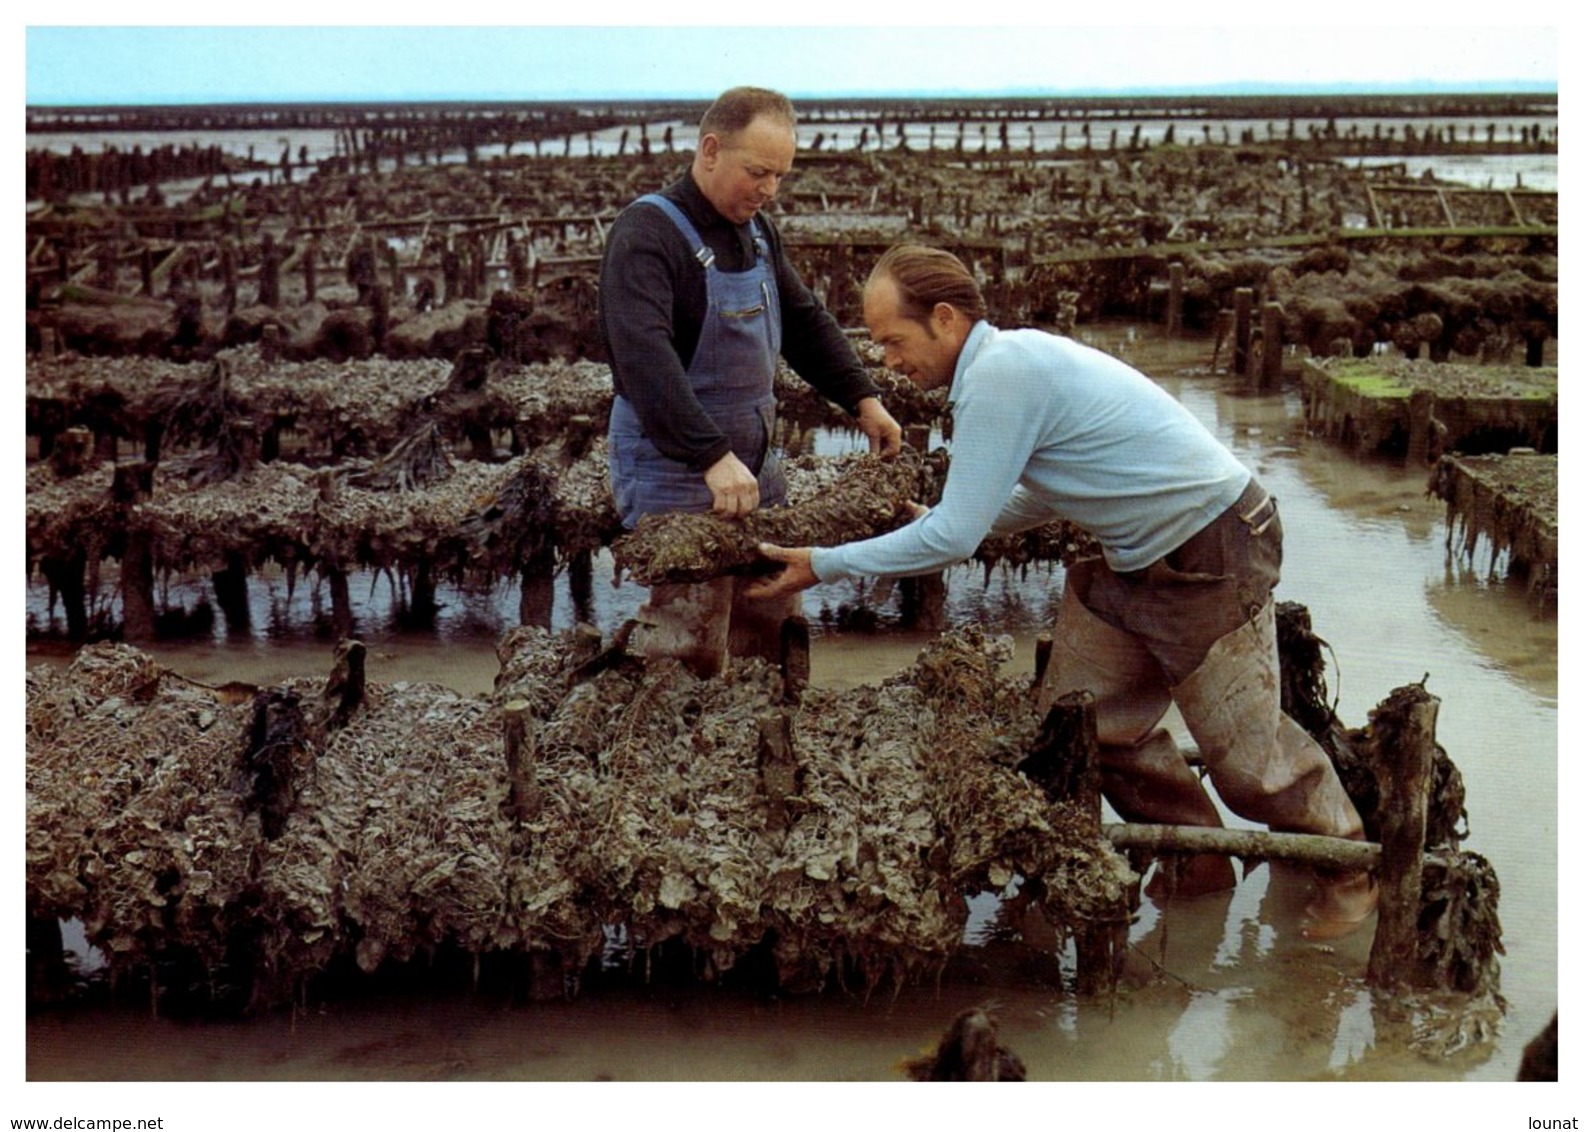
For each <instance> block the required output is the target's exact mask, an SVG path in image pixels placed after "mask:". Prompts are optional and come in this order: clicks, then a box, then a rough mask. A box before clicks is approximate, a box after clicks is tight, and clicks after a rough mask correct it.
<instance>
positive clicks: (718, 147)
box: [696, 134, 723, 168]
mask: <svg viewBox="0 0 1589 1132" xmlns="http://www.w3.org/2000/svg"><path fill="white" fill-rule="evenodd" d="M696 145H697V147H698V148H699V150H700V154H701V160H702V161H704V162H705V163H706V165H707V167H708V168H710V167H711V166H712V165H715V164H716V163H717V156H718V154H720V153H722V151H723V142H722V139H721V138H719V137H718V136H717V135H716V134H705V135H703V136H702V137H701V139H700V141H698V142H697V143H696Z"/></svg>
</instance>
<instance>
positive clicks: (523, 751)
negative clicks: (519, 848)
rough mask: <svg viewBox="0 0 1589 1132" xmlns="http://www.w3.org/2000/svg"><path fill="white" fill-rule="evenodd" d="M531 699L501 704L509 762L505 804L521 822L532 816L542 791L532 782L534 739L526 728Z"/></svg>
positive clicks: (533, 777) (538, 809)
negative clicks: (506, 800)
mask: <svg viewBox="0 0 1589 1132" xmlns="http://www.w3.org/2000/svg"><path fill="white" fill-rule="evenodd" d="M529 714H530V701H528V700H509V701H508V702H507V703H505V704H503V705H502V743H503V749H504V751H505V752H506V754H507V762H508V808H509V809H510V810H512V812H513V818H514V820H515V821H517V822H519V823H520V824H521V825H522V824H524V823H526V822H531V821H534V820H535V815H536V814H537V813H539V812H540V809H541V794H540V791H539V790H538V789H536V786H535V739H534V737H533V736H532V735H531V733H530V730H529V722H528V721H529Z"/></svg>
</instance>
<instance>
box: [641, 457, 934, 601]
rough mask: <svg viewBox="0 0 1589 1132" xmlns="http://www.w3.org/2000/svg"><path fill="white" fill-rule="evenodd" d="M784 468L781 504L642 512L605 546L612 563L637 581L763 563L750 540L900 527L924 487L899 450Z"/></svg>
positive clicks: (827, 538) (837, 536) (700, 577)
mask: <svg viewBox="0 0 1589 1132" xmlns="http://www.w3.org/2000/svg"><path fill="white" fill-rule="evenodd" d="M789 463H790V465H791V466H790V467H789V469H788V480H789V496H790V499H789V502H790V505H789V506H788V507H773V508H764V509H760V510H757V511H753V512H751V513H750V514H749V515H747V516H745V517H744V518H743V519H740V520H730V519H723V518H719V517H718V516H716V515H712V514H709V513H701V514H683V513H674V514H669V515H646V516H644V517H642V518H641V520H640V522H639V523H638V524H637V525H636V526H635V529H634V530H633V532H631V533H630V534H627V535H624V536H623V537H622V538H620V539H618V540H617V541H616V542H614V543H613V547H612V553H613V561H614V563H615V564H616V565H617V566H618V567H619V568H620V569H622V570H625V571H627V572H628V574H629V575H630V576H631V577H632V578H634V580H635V581H637V582H639V583H641V584H642V585H647V586H652V585H656V584H658V583H659V582H700V581H705V580H707V579H708V578H716V577H719V576H721V575H723V574H730V573H734V572H737V571H741V570H743V569H744V568H745V567H747V566H750V565H752V564H754V563H757V562H760V561H763V560H762V558H761V556H760V554H759V553H757V550H756V544H757V543H758V542H771V543H776V544H778V545H781V546H834V545H837V544H838V543H842V542H851V541H853V540H855V539H863V538H870V537H871V536H873V535H878V534H883V533H885V532H887V531H891V530H894V529H895V528H896V527H901V526H904V525H905V524H906V523H908V522H909V521H910V519H911V511H910V508H909V507H908V506H907V504H909V503H910V502H913V501H918V500H920V499H921V498H922V495H923V492H924V490H925V489H926V488H927V486H928V481H927V480H926V478H925V464H924V462H923V460H922V458H921V456H920V455H919V454H918V453H915V452H910V451H906V452H903V453H901V454H900V455H899V456H897V457H895V458H893V459H886V460H885V459H882V458H880V457H876V456H871V455H855V456H850V457H844V458H842V459H840V460H823V459H821V458H814V457H800V458H797V459H795V460H791V461H790V462H789Z"/></svg>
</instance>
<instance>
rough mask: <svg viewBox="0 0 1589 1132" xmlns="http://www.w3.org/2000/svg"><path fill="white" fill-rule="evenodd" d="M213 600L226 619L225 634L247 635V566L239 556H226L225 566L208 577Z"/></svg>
mask: <svg viewBox="0 0 1589 1132" xmlns="http://www.w3.org/2000/svg"><path fill="white" fill-rule="evenodd" d="M210 584H211V585H212V586H214V588H215V600H216V603H217V604H219V605H220V607H221V615H222V616H223V617H224V618H225V619H226V632H227V635H228V636H230V635H232V634H237V635H240V636H242V635H247V633H248V628H249V623H250V621H251V620H252V618H251V617H250V616H249V610H248V564H247V563H246V562H245V561H244V559H243V556H242V555H240V554H236V553H232V554H228V555H227V556H226V566H225V568H223V569H220V570H216V571H215V572H214V573H212V574H211V575H210Z"/></svg>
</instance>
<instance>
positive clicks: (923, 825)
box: [27, 628, 1133, 1003]
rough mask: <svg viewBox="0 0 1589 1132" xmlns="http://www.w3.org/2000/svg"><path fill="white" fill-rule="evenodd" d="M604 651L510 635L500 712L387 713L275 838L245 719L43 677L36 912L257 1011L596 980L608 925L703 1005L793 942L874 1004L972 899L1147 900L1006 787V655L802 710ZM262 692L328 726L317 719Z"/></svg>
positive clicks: (1024, 734)
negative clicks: (430, 977) (479, 983)
mask: <svg viewBox="0 0 1589 1132" xmlns="http://www.w3.org/2000/svg"><path fill="white" fill-rule="evenodd" d="M600 646H601V642H600V640H599V639H595V638H594V636H593V634H590V633H588V632H586V633H567V634H562V635H559V636H553V635H551V634H549V633H547V632H545V631H544V630H540V629H536V628H521V629H517V630H514V631H513V632H512V633H510V634H508V635H507V637H505V638H504V639H503V642H502V644H501V646H500V648H499V655H500V656H501V657H502V660H503V668H502V673H501V675H500V677H499V680H498V683H497V687H496V689H495V691H494V692H493V694H492V695H491V696H489V697H465V696H460V695H457V694H455V693H452V692H450V691H448V690H446V689H443V688H440V687H436V686H432V685H425V684H394V685H390V686H381V685H375V684H370V685H367V686H366V688H365V691H364V697H363V700H362V703H361V704H360V706H358V707H357V708H356V709H355V710H353V711H351V712H350V713H349V714H348V718H346V719H345V720H344V721H343V722H342V725H341V726H340V727H339V728H337V729H335V730H329V731H326V732H324V733H322V732H319V731H316V730H315V729H313V728H305V729H303V730H302V732H301V734H300V735H299V736H298V737H297V738H296V739H295V741H294V742H293V743H292V744H290V746H291V747H292V750H291V752H290V757H291V758H292V759H293V760H295V761H294V762H293V766H292V768H291V769H292V775H293V780H294V781H295V782H301V783H302V786H301V787H299V788H298V789H297V792H296V796H295V797H294V798H293V799H292V801H291V808H290V810H288V811H287V812H286V813H285V815H284V820H283V821H282V822H281V824H280V827H279V829H276V830H275V831H274V832H275V836H269V837H267V836H266V830H265V828H264V816H263V815H262V814H261V813H259V812H258V811H257V809H255V810H253V811H251V809H250V804H249V796H250V793H251V789H252V787H253V780H252V779H251V777H250V769H249V765H248V761H247V755H248V752H249V751H250V749H251V742H252V740H253V739H254V738H257V736H252V735H251V724H252V721H253V720H254V718H255V714H256V708H255V705H254V704H251V703H233V702H229V701H228V700H227V699H226V698H225V697H222V696H221V695H219V694H218V693H217V692H216V691H214V690H212V689H207V688H205V687H203V686H200V685H196V684H194V683H192V682H191V681H187V680H184V679H183V678H181V677H179V676H176V675H175V674H173V673H171V672H169V671H167V670H165V669H163V668H161V667H159V666H158V665H156V664H154V663H153V662H152V661H151V660H150V659H149V658H148V657H147V656H145V655H144V654H142V653H140V652H138V651H136V650H135V649H132V648H130V647H128V646H123V645H98V646H91V647H89V648H86V649H84V650H83V651H82V652H81V653H80V654H79V656H78V658H77V659H76V660H75V661H74V663H73V664H72V665H71V666H70V667H68V668H65V669H59V670H57V669H51V668H47V667H40V668H37V669H35V670H34V671H33V672H31V673H30V674H29V676H28V704H27V794H28V799H27V815H28V823H27V909H28V914H29V915H30V916H35V917H55V918H73V917H76V918H80V919H81V920H82V922H83V923H84V925H85V928H86V931H87V934H88V938H89V940H90V942H92V943H94V944H95V945H97V946H99V947H101V948H102V949H104V950H105V952H106V954H107V956H108V958H109V960H110V962H111V964H112V965H113V966H114V967H117V968H126V967H130V966H132V965H135V964H136V965H146V964H147V963H149V962H150V961H153V960H155V959H159V958H169V957H171V956H173V955H183V956H190V957H194V956H196V957H198V958H199V959H200V960H201V961H203V962H207V963H220V962H222V961H223V959H224V960H225V961H227V962H229V963H231V964H234V965H237V964H242V965H244V966H246V967H247V968H248V978H249V979H250V980H251V982H252V984H253V991H252V998H253V1000H254V1001H255V1002H256V1003H264V1002H271V1001H282V1000H285V999H286V998H287V997H288V996H290V995H291V994H292V993H293V991H294V990H295V989H296V988H297V987H299V986H301V985H302V983H303V981H304V980H305V979H306V978H308V977H310V976H312V975H314V974H316V973H318V972H321V971H324V970H325V969H326V968H327V967H328V966H329V965H330V964H331V963H332V962H333V961H334V960H336V959H339V958H351V959H353V960H354V961H356V962H357V964H358V965H359V966H360V967H361V968H362V969H364V970H366V971H372V970H374V969H375V968H376V967H377V966H379V965H380V963H381V962H382V961H384V960H387V959H392V960H402V959H405V958H408V957H410V956H413V955H415V954H416V953H421V952H425V951H428V950H431V949H434V948H437V947H440V946H444V945H445V946H456V947H459V948H462V949H464V950H466V951H471V952H474V953H476V954H483V953H490V952H494V951H502V952H520V953H526V954H541V955H550V956H553V957H555V961H556V962H557V963H560V964H561V966H562V968H563V969H564V970H565V972H567V973H568V974H569V975H571V976H576V977H577V975H578V973H579V972H580V971H582V970H583V969H584V967H585V966H586V965H587V964H588V963H589V962H590V961H591V960H592V959H594V958H595V957H597V956H598V955H599V954H601V953H602V950H603V947H604V945H605V940H606V934H605V929H610V928H613V927H621V928H622V929H623V935H624V938H626V940H627V942H628V945H629V946H630V947H631V948H632V949H634V951H635V953H636V954H637V955H639V956H644V955H646V954H649V952H650V949H652V948H654V947H656V946H657V945H659V944H661V943H663V942H665V941H667V940H670V939H680V940H682V941H684V942H686V943H687V944H689V945H690V946H691V947H692V948H693V949H694V951H695V953H696V954H697V956H698V957H699V961H700V964H701V967H700V969H701V973H702V974H703V975H704V976H706V977H713V976H715V975H716V974H718V973H720V972H722V971H725V970H727V969H728V968H729V967H731V966H732V965H733V964H734V963H736V962H737V961H738V960H739V959H740V957H742V956H743V955H744V954H745V953H746V952H748V951H749V950H750V949H752V948H758V947H763V946H765V945H766V944H767V943H768V942H769V941H770V942H771V952H772V955H773V958H774V960H775V963H776V968H777V971H778V976H779V978H780V980H781V982H782V984H783V985H784V986H785V987H786V988H788V989H796V988H816V987H820V986H822V985H825V984H829V983H832V982H833V981H835V980H840V979H849V978H854V979H859V980H860V981H861V982H862V983H864V984H865V986H866V987H867V988H868V989H870V988H871V987H872V986H874V985H876V984H877V983H879V982H882V981H889V982H893V983H894V984H895V985H898V984H899V983H900V982H902V981H904V980H907V979H910V978H913V977H915V976H918V975H920V974H923V973H930V972H932V971H934V970H937V969H939V968H940V967H941V965H942V964H943V962H944V961H945V960H946V958H947V956H948V955H949V953H950V952H951V951H952V949H954V948H955V947H956V946H957V945H958V943H959V941H960V939H961V937H962V933H963V930H964V926H965V921H966V917H967V914H968V911H967V905H966V903H965V899H964V898H965V896H966V895H967V894H970V893H975V892H978V891H982V890H983V889H985V888H987V887H989V886H993V887H1002V886H1003V885H1004V884H1006V883H1008V881H1009V880H1010V879H1011V878H1012V877H1013V876H1014V875H1016V874H1018V873H1021V874H1026V875H1031V876H1035V877H1042V878H1043V879H1044V881H1045V884H1046V886H1047V888H1048V891H1049V893H1050V895H1051V896H1052V895H1053V894H1056V893H1057V894H1061V899H1060V901H1059V903H1057V904H1054V905H1053V907H1054V908H1055V909H1056V910H1057V909H1060V908H1062V909H1063V910H1064V911H1065V913H1066V914H1067V915H1070V916H1073V917H1074V919H1073V920H1072V921H1071V923H1072V924H1075V923H1080V922H1084V921H1085V920H1086V919H1087V918H1088V917H1089V916H1094V915H1106V914H1112V910H1115V909H1118V908H1119V907H1120V906H1121V904H1122V902H1123V900H1124V894H1125V892H1126V890H1127V888H1128V886H1129V884H1130V882H1131V881H1132V879H1133V877H1132V874H1131V873H1130V871H1129V869H1128V868H1127V866H1126V865H1125V863H1124V860H1123V858H1121V857H1119V856H1118V855H1117V854H1115V853H1114V851H1113V850H1112V849H1110V848H1109V847H1108V845H1107V844H1106V843H1105V842H1103V841H1102V840H1101V839H1100V838H1099V837H1098V836H1097V835H1096V834H1095V833H1090V834H1081V835H1077V834H1075V833H1074V831H1075V830H1077V829H1080V828H1082V824H1083V823H1081V822H1080V821H1079V819H1076V818H1074V817H1073V815H1070V814H1069V813H1068V812H1067V811H1066V809H1065V808H1064V807H1062V806H1054V805H1051V804H1049V803H1048V802H1047V801H1046V800H1045V799H1044V797H1043V796H1042V794H1041V792H1040V791H1039V790H1038V789H1037V788H1036V787H1035V786H1033V785H1032V784H1031V783H1029V782H1027V780H1026V779H1025V778H1024V777H1023V776H1022V775H1020V774H1018V773H1017V772H1015V771H1014V770H1013V769H1011V768H1012V766H1013V765H1014V763H1015V762H1016V761H1018V759H1019V757H1020V754H1021V751H1022V749H1023V747H1024V744H1025V743H1026V742H1028V741H1029V739H1030V737H1031V736H1032V735H1033V734H1035V731H1036V720H1035V717H1034V715H1033V712H1032V709H1031V707H1030V706H1029V700H1028V690H1027V686H1026V684H1027V682H1026V681H1024V680H1022V681H1016V680H1013V679H1009V678H1005V677H1002V676H1000V675H999V665H1000V663H1001V658H1002V657H1003V656H1005V655H1006V652H1007V649H1008V645H1007V644H1003V643H992V644H990V643H989V642H986V641H984V640H982V638H981V636H980V633H979V632H977V631H976V630H968V631H966V632H965V633H962V634H955V635H946V636H945V637H943V638H941V639H940V640H939V641H938V642H936V643H935V644H933V645H931V646H929V647H928V648H927V649H926V650H924V652H923V654H922V657H921V660H920V662H919V663H918V664H917V666H916V667H915V668H913V669H911V670H908V671H906V672H904V673H902V674H900V675H899V676H897V677H895V678H894V679H892V680H890V681H888V682H886V683H885V684H883V685H881V686H877V687H862V688H858V689H853V690H847V691H842V692H841V691H824V690H816V689H813V690H809V691H808V692H807V694H806V696H805V697H804V699H803V701H802V702H801V704H800V705H798V706H789V705H786V704H784V703H783V699H782V692H783V689H782V681H781V680H780V678H779V676H778V674H777V672H776V671H774V670H772V669H770V668H768V667H767V666H765V665H762V664H760V663H759V662H755V661H743V662H735V667H734V668H733V669H732V671H731V673H730V677H731V678H730V679H727V680H711V681H702V680H698V679H697V678H695V677H694V676H692V675H690V674H689V673H687V672H686V671H685V670H684V669H683V668H682V667H680V666H679V665H677V664H676V663H675V662H672V661H662V662H653V663H651V664H649V665H645V664H641V663H640V662H639V661H633V660H631V661H627V662H624V663H620V664H617V665H614V666H609V667H606V668H605V669H603V670H602V671H600V672H599V673H598V674H597V675H596V676H594V677H593V678H589V679H584V678H582V677H581V673H582V672H583V671H586V670H585V669H582V668H581V665H582V663H583V661H585V660H588V659H589V657H590V656H591V654H592V652H593V650H595V649H599V648H600ZM267 692H268V693H269V696H270V699H271V701H272V702H274V703H277V704H284V703H287V702H288V701H289V700H291V699H292V698H293V697H297V698H298V700H299V701H300V702H301V703H302V704H303V705H305V706H304V709H303V710H304V712H305V714H306V715H312V714H313V711H314V705H315V704H317V703H321V702H322V701H323V698H324V695H325V694H326V693H325V681H323V680H319V681H316V680H312V679H299V680H293V681H289V682H287V683H285V684H283V685H279V686H277V687H275V688H273V689H268V690H262V691H261V695H264V694H266V693H267ZM781 712H787V713H788V715H787V717H786V718H787V724H788V734H789V737H790V746H791V751H792V758H793V763H794V767H793V774H792V776H790V781H791V783H792V785H793V786H794V787H795V789H794V790H793V792H789V791H787V790H785V791H782V792H781V796H780V797H778V798H776V799H774V798H773V797H771V796H770V795H769V794H768V793H766V792H765V791H764V789H763V787H762V785H761V777H760V775H759V773H758V763H759V760H760V758H761V742H762V736H763V735H765V734H767V733H768V728H769V721H776V720H778V719H779V713H781ZM510 716H512V717H513V718H514V723H515V726H516V727H517V729H518V739H519V741H520V743H521V749H520V752H519V754H520V756H521V762H522V764H523V765H524V766H525V767H526V769H527V772H528V774H529V775H530V782H529V785H530V786H531V787H532V789H531V791H530V793H531V795H532V796H533V802H534V805H533V810H532V816H531V817H530V818H529V820H524V821H521V820H519V816H520V815H521V814H522V813H523V812H524V811H516V809H515V807H514V806H513V805H512V804H511V803H510V782H509V775H508V767H507V760H506V757H505V753H504V735H505V724H506V723H507V721H508V719H509V717H510ZM777 729H778V728H777V727H776V726H775V727H773V730H774V731H776V730H777ZM775 808H777V809H778V810H779V811H780V812H779V814H778V815H775V814H774V812H773V811H774V809H775ZM775 816H776V820H775Z"/></svg>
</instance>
